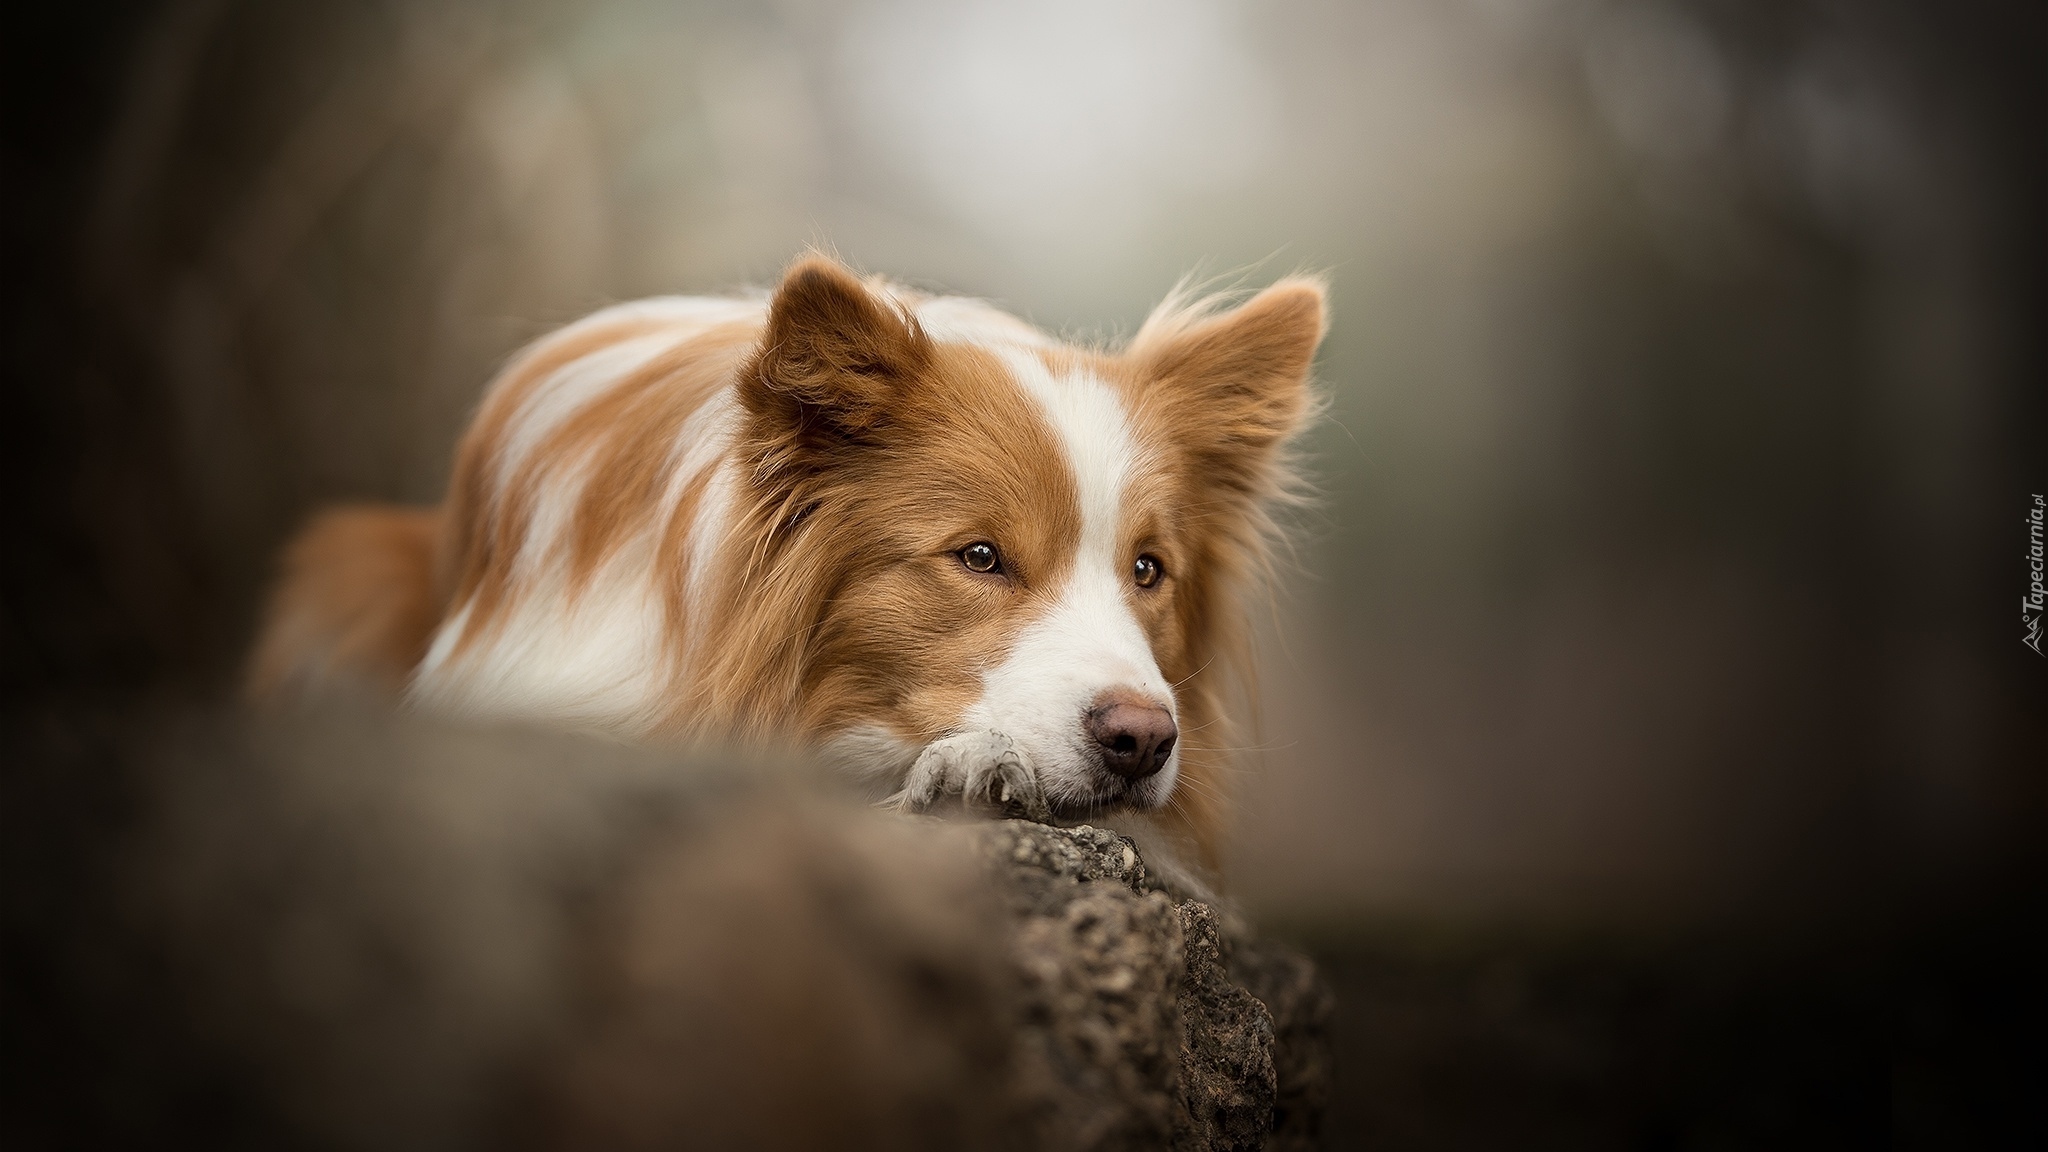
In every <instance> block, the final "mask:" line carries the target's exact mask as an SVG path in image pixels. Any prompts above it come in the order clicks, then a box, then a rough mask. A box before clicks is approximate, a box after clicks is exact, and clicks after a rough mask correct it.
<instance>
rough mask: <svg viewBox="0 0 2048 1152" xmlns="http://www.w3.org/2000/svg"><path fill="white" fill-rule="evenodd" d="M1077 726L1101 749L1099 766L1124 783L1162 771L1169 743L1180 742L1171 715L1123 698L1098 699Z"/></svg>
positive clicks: (1170, 751) (1149, 704) (1170, 747)
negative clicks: (1120, 778)
mask: <svg viewBox="0 0 2048 1152" xmlns="http://www.w3.org/2000/svg"><path fill="white" fill-rule="evenodd" d="M1081 726H1082V727H1083V728H1085V729H1086V730H1087V732H1088V736H1089V738H1090V739H1092V740H1094V741H1095V743H1096V744H1098V745H1100V746H1101V748H1102V763H1103V766H1104V767H1106V768H1108V769H1109V770H1110V771H1111V772H1114V773H1116V774H1117V775H1119V776H1122V777H1124V778H1125V779H1128V780H1143V779H1144V778H1145V777H1147V776H1150V775H1152V774H1153V773H1154V772H1157V771H1159V770H1160V769H1161V768H1164V767H1166V758H1167V757H1168V756H1171V755H1173V742H1174V741H1175V740H1177V739H1179V738H1180V729H1178V728H1176V727H1174V723H1173V713H1171V712H1168V711H1167V710H1166V709H1165V708H1162V707H1160V706H1159V705H1157V704H1154V703H1153V702H1151V701H1150V700H1139V699H1133V698H1131V697H1129V696H1123V695H1114V696H1106V697H1104V698H1102V699H1101V700H1100V701H1098V702H1097V703H1096V705H1095V707H1093V708H1090V709H1089V710H1088V715H1087V716H1086V717H1084V718H1083V719H1082V721H1081Z"/></svg>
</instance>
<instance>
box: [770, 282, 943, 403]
mask: <svg viewBox="0 0 2048 1152" xmlns="http://www.w3.org/2000/svg"><path fill="white" fill-rule="evenodd" d="M929 356H930V343H929V341H928V340H927V339H926V337H925V335H924V333H923V332H922V331H921V330H920V329H919V328H918V326H917V322H916V321H915V320H914V319H913V318H911V317H909V316H907V315H905V314H904V313H903V312H902V311H901V310H900V309H899V308H897V307H896V305H895V304H894V303H892V302H890V301H887V300H883V299H879V298H877V297H876V296H875V294H874V293H872V292H870V291H868V290H867V288H866V287H864V286H863V285H862V284H861V282H860V281H859V279H857V278H856V277H855V276H854V275H853V273H852V272H849V271H848V270H847V269H846V268H845V267H844V266H842V265H840V264H838V263H837V262H835V261H832V260H830V259H827V258H825V257H823V256H809V257H806V258H804V259H803V260H800V261H798V262H797V263H796V264H795V265H794V266H793V267H791V268H790V270H789V272H788V273H787V274H786V275H784V276H783V278H782V284H781V285H780V286H779V287H778V288H776V290H775V298H774V301H773V302H772V303H771V304H770V306H769V310H768V329H767V332H766V333H765V334H764V336H763V337H762V341H761V350H760V352H759V353H758V354H757V355H756V357H755V359H754V362H753V364H752V366H751V369H750V370H749V371H747V372H746V373H744V374H742V377H741V381H740V394H741V398H742V400H743V401H744V402H745V404H746V406H747V408H748V410H749V411H751V412H752V413H753V414H754V415H755V416H756V417H761V418H766V419H768V420H770V421H773V422H776V423H780V424H783V425H785V426H786V427H788V428H790V429H791V430H793V431H796V432H798V433H799V434H800V435H802V436H805V437H813V436H825V437H832V436H836V437H839V438H842V439H854V440H860V439H865V438H866V437H867V435H868V434H870V433H872V432H874V431H876V430H877V427H878V425H879V424H880V422H881V421H882V419H883V416H884V413H885V412H886V411H887V410H888V403H889V400H890V398H891V397H892V396H894V395H895V394H896V392H897V391H898V390H899V389H901V388H902V387H903V386H904V385H905V383H906V382H908V381H909V380H910V379H911V378H912V377H914V376H915V375H916V374H917V373H918V372H920V371H922V370H923V368H924V366H925V363H926V361H927V360H928V358H929Z"/></svg>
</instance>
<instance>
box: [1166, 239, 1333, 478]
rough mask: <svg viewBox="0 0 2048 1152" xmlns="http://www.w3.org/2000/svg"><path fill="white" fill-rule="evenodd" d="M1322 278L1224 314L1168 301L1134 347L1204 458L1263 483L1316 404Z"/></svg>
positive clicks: (1273, 291) (1283, 286)
mask: <svg viewBox="0 0 2048 1152" xmlns="http://www.w3.org/2000/svg"><path fill="white" fill-rule="evenodd" d="M1325 315H1326V305H1325V300H1324V287H1323V284H1322V283H1321V282H1320V281H1318V280H1315V279H1311V278H1308V277H1299V276H1296V277H1289V278H1287V279H1285V280H1282V281H1280V282H1279V283H1276V284H1274V285H1273V286H1272V287H1270V288H1267V289H1266V290H1265V291H1263V292H1261V293H1259V294H1258V295H1257V296H1254V297H1252V298H1251V299H1250V300H1248V301H1246V302H1245V303H1244V304H1243V305H1242V306H1241V307H1238V308H1235V309H1232V310H1230V311H1228V312H1223V313H1218V314H1204V313H1203V312H1201V311H1200V310H1199V309H1194V310H1187V309H1181V308H1178V307H1177V306H1176V304H1175V302H1174V301H1169V302H1168V303H1167V304H1165V305H1162V306H1161V308H1160V311H1158V312H1156V313H1154V315H1153V317H1152V319H1151V320H1150V321H1148V322H1147V323H1146V325H1145V328H1144V329H1143V330H1141V331H1140V332H1139V333H1138V336H1137V338H1136V339H1135V340H1134V341H1133V342H1132V346H1131V354H1132V356H1134V357H1135V358H1136V359H1137V361H1138V363H1139V366H1140V368H1141V370H1142V371H1144V372H1145V373H1146V375H1148V376H1149V377H1151V379H1152V381H1153V383H1152V385H1151V387H1152V389H1153V390H1154V391H1155V394H1156V395H1157V396H1158V397H1159V398H1160V399H1161V400H1163V401H1165V403H1166V405H1167V411H1168V412H1170V413H1171V414H1172V419H1173V421H1174V423H1175V425H1176V427H1177V428H1180V429H1182V432H1183V434H1182V436H1181V437H1180V439H1181V441H1182V443H1184V444H1185V445H1186V446H1187V447H1188V448H1189V449H1190V450H1191V451H1192V452H1193V453H1194V454H1195V456H1196V457H1197V466H1198V467H1199V468H1201V469H1203V470H1204V471H1205V472H1206V473H1207V474H1209V475H1211V476H1214V477H1215V478H1216V479H1218V480H1222V481H1225V482H1227V483H1232V484H1234V485H1236V486H1238V487H1240V488H1243V489H1246V490H1250V491H1258V490H1263V489H1264V488H1265V487H1266V486H1267V482H1268V480H1269V478H1270V475H1271V473H1270V469H1271V465H1272V464H1273V462H1274V460H1275V458H1276V457H1277V456H1278V454H1279V452H1280V449H1281V448H1282V447H1283V446H1284V445H1285V444H1286V442H1287V440H1288V439H1289V438H1290V437H1292V436H1293V435H1294V433H1295V432H1296V431H1298V430H1299V429H1300V428H1301V426H1302V424H1303V423H1304V422H1305V421H1306V420H1307V418H1308V416H1309V414H1310V412H1311V411H1312V410H1313V408H1314V402H1313V396H1312V395H1311V392H1310V389H1309V369H1310V367H1311V366H1312V364H1313V363H1314V360H1315V354H1316V347H1317V345H1319V344H1321V343H1322V340H1323V331H1324V328H1325V323H1326V320H1325Z"/></svg>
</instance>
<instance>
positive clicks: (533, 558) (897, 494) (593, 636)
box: [252, 257, 1324, 854]
mask: <svg viewBox="0 0 2048 1152" xmlns="http://www.w3.org/2000/svg"><path fill="white" fill-rule="evenodd" d="M1323 328H1324V301H1323V290H1322V287H1321V285H1320V284H1319V283H1318V282H1316V281H1314V280H1310V279H1304V278H1298V277H1297V278H1290V279H1286V280H1283V281H1281V282H1279V283H1277V284H1275V285H1273V286H1272V287H1270V288H1268V289H1266V290H1265V291H1263V292H1261V293H1259V294H1258V295H1257V296H1255V297H1253V298H1252V299H1251V300H1250V301H1248V302H1246V303H1244V304H1243V305H1242V306H1239V307H1237V308H1234V309H1225V308H1223V307H1222V306H1221V304H1220V303H1219V302H1218V301H1217V300H1214V299H1203V298H1198V297H1196V296H1193V295H1192V294H1187V293H1176V294H1175V295H1174V296H1173V297H1171V298H1169V299H1168V300H1167V301H1166V302H1165V303H1163V304H1162V305H1161V306H1160V307H1159V308H1158V309H1157V310H1155V312H1154V313H1153V315H1152V316H1151V318H1150V319H1149V320H1148V321H1147V322H1146V323H1145V325H1144V326H1143V327H1142V328H1141V330H1140V331H1139V332H1138V333H1137V335H1136V336H1135V337H1134V338H1133V339H1132V340H1131V341H1130V342H1129V344H1128V345H1127V346H1126V347H1124V348H1122V349H1121V350H1116V351H1109V350H1098V349H1090V348H1080V347H1074V346H1070V345H1066V344H1062V343H1059V342H1056V341H1054V340H1052V339H1050V338H1049V337H1047V336H1045V335H1044V334H1043V333H1041V332H1039V331H1037V330H1036V329H1034V328H1032V327H1030V326H1029V325H1026V324H1024V323H1023V322H1021V321H1019V320H1016V319H1014V318H1012V317H1010V316H1007V315H1005V314H1003V313H1001V312H999V311H997V310H995V309H993V308H991V307H989V306H987V305H984V304H981V303H979V302H977V301H971V300H964V299H958V298H951V297H928V296H924V295H920V294H918V293H914V292H911V291H909V290H906V289H904V288H901V287H899V286H896V285H892V284H889V283H887V282H884V281H879V280H867V281H862V280H860V279H858V278H856V277H855V276H853V275H852V274H851V273H849V272H848V271H846V270H845V269H844V268H843V267H841V266H839V265H837V264H836V263H834V262H832V261H830V260H827V259H824V258H822V257H808V258H806V259H804V260H801V261H799V262H798V263H797V264H796V265H795V266H794V267H792V269H791V270H790V271H789V273H788V274H787V275H786V276H785V277H784V279H783V281H782V283H781V285H780V286H779V287H778V289H777V290H776V291H775V293H774V294H773V295H772V297H767V298H753V299H705V298H665V299H656V300H649V301H643V302H640V303H635V304H628V305H623V306H620V307H615V308H611V309H608V310H606V311H603V312H600V313H598V314H596V315H594V316H591V317H589V318H587V319H585V320H583V321H580V322H578V323H576V324H573V325H571V326H569V327H567V328H565V329H562V330H561V331H559V332H556V333H555V334H553V335H551V336H549V337H547V338H545V339H543V340H541V341H540V342H538V343H537V344H535V345H533V346H532V347H530V348H529V349H527V350H526V351H525V352H524V353H523V354H522V355H520V356H519V357H518V358H517V359H516V360H515V361H514V362H513V363H512V364H511V365H510V366H509V367H507V369H506V370H505V371H504V372H503V374H502V375H500V377H499V378H498V380H497V381H496V382H495V383H494V384H493V385H492V387H491V388H490V390H489V392H488V394H487V395H486V397H485V399H484V401H483V404H482V407H481V410H480V411H479V412H478V414H477V416H476V419H475V421H474V423H473V424H472V425H471V427H470V428H469V430H468V432H467V434H466V435H465V436H464V437H463V439H462V441H461V444H460V447H459V449H458V452H457V456H456V461H455V467H454V474H453V477H452V480H451V484H450V488H449V493H448V497H447V500H446V502H445V503H444V504H443V506H442V507H441V508H440V509H439V510H437V511H433V512H427V511H416V510H410V509H397V508H390V509H374V508H356V509H349V510H344V511H340V512H333V513H329V514H327V515H325V516H323V517H321V518H320V519H318V520H316V521H314V523H313V524H312V525H311V526H310V527H309V528H308V529H307V531H306V533H305V534H304V535H303V536H302V537H301V538H300V539H299V540H298V541H297V542H296V543H295V544H293V545H292V547H291V549H290V550H289V552H288V553H287V558H286V563H285V573H284V580H283V583H282V585H281V587H280V589H279V591H278V593H277V595H276V598H275V600H274V602H273V604H272V606H271V609H270V615H269V619H268V623H267V626H266V628H265V630H264V634H263V636H262V638H261V640H260V642H259V644H258V647H257V656H256V658H255V661H254V664H253V669H252V686H253V687H254V688H255V689H256V690H257V691H258V692H259V693H265V694H275V693H277V692H280V691H289V690H293V689H295V688H297V687H299V686H304V685H312V684H317V683H319V682H321V681H322V680H325V679H329V678H332V677H335V676H347V677H352V678H355V679H367V680H370V681H372V682H380V683H385V684H390V685H394V686H402V689H403V691H404V692H405V693H406V694H407V696H408V698H409V699H410V700H411V701H413V702H414V703H416V704H419V705H422V706H429V707H433V708H438V709H448V710H453V711H457V712H463V713H469V714H479V715H487V716H501V717H519V718H533V719H540V720H545V721H550V722H554V723H558V724H563V725H568V726H573V727H589V728H598V729H603V730H608V731H612V732H616V733H620V734H624V735H628V736H633V737H654V736H664V735H711V736H718V737H724V738H737V739H742V740H748V741H781V740H793V741H798V742H802V743H806V744H810V745H814V746H817V747H820V748H823V749H826V750H827V751H829V752H830V753H831V754H832V755H834V756H835V757H837V758H838V759H840V760H842V761H843V762H845V763H846V764H848V765H849V766H850V767H852V768H853V769H854V770H855V771H856V772H858V773H860V774H862V775H865V776H867V777H869V778H871V779H873V780H875V781H877V782H879V783H880V784H881V785H883V786H884V787H888V788H894V787H901V786H903V784H904V781H905V778H906V775H907V774H908V773H910V772H911V771H912V767H913V764H914V763H921V762H920V761H919V759H918V758H919V754H920V751H921V750H923V749H925V748H927V747H928V746H932V745H934V742H939V741H944V740H947V739H949V738H955V737H958V736H960V734H961V733H963V732H970V731H976V730H985V729H995V730H998V731H1001V732H1003V733H1005V734H1006V737H1007V738H1009V739H1011V740H1012V741H1013V742H1014V744H1015V747H1016V749H1017V751H1018V753H1019V755H1020V756H1021V758H1022V760H1023V761H1024V762H1025V763H1027V764H1028V765H1029V766H1030V769H1031V771H1032V772H1033V773H1034V774H1035V776H1036V779H1037V782H1038V785H1039V786H1040V787H1041V788H1042V789H1043V791H1044V793H1045V795H1046V797H1047V799H1048V800H1050V801H1051V802H1052V805H1053V807H1054V809H1055V810H1061V811H1069V812H1077V813H1085V812H1088V811H1092V810H1098V809H1101V808H1105V807H1114V806H1119V805H1122V806H1132V807H1138V808H1164V809H1165V810H1166V817H1167V820H1168V822H1169V824H1170V825H1173V826H1176V827H1177V830H1178V831H1180V832H1184V833H1186V834H1187V835H1188V836H1189V837H1191V838H1192V839H1193V840H1194V841H1195V842H1196V843H1197V844H1198V845H1200V846H1202V847H1203V849H1204V854H1207V850H1209V849H1212V848H1213V846H1214V841H1215V836H1216V833H1217V831H1218V828H1219V824H1220V821H1221V818H1222V816H1223V814H1224V812H1223V799H1224V779H1223V777H1224V772H1225V767H1226V760H1227V755H1228V754H1227V753H1226V752H1225V751H1224V749H1226V748H1227V747H1228V746H1229V745H1230V743H1231V740H1230V739H1229V738H1228V737H1227V736H1225V735H1224V733H1225V732H1226V731H1228V725H1227V723H1226V716H1227V711H1228V709H1227V707H1226V702H1227V697H1229V695H1230V694H1231V691H1232V687H1233V685H1234V684H1238V683H1241V680H1240V678H1239V674H1240V673H1241V672H1242V671H1243V659H1244V647H1245V630H1244V627H1243V617H1244V614H1245V611H1244V610H1245V604H1244V598H1245V595H1246V593H1247V592H1248V591H1249V590H1250V589H1251V588H1252V587H1253V586H1254V585H1255V584H1256V583H1257V581H1258V580H1259V579H1260V576H1261V574H1262V572H1263V569H1264V566H1265V560H1266V556H1267V549H1268V547H1269V544H1270V538H1271V535H1272V533H1271V527H1272V521H1271V519H1270V516H1269V512H1270V509H1271V508H1272V506H1273V505H1274V503H1275V502H1276V501H1278V500H1280V499H1283V498H1284V497H1285V496H1286V494H1287V493H1288V492H1289V491H1290V489H1291V487H1292V483H1293V476H1292V473H1291V471H1290V469H1289V463H1288V458H1287V453H1286V447H1287V443H1288V441H1289V439H1290V438H1291V437H1292V436H1293V435H1294V434H1295V432H1296V431H1297V430H1298V429H1299V428H1300V427H1301V425H1302V424H1303V423H1304V422H1305V420H1306V418H1307V417H1308V415H1309V413H1310V412H1311V409H1312V408H1313V398H1312V394H1311V390H1310V387H1309V383H1308V375H1309V370H1310V366H1311V361H1312V359H1313V356H1314V353H1315V349H1316V346H1317V344H1318V343H1319V342H1320V340H1321V337H1322V333H1323ZM978 541H987V542H990V543H992V544H993V545H995V547H996V548H997V549H998V550H999V551H1000V554H1001V567H1000V569H999V570H998V571H997V572H995V573H980V572H975V571H970V570H969V569H968V568H967V567H965V566H963V564H962V560H961V557H962V550H963V549H965V548H967V547H968V546H969V545H971V544H973V543H975V542H978ZM1141 555H1142V556H1148V557H1156V558H1157V559H1158V561H1159V562H1160V563H1161V564H1162V565H1163V571H1164V573H1165V575H1164V576H1163V577H1162V578H1160V579H1159V581H1158V582H1157V584H1156V585H1152V586H1141V585H1140V584H1138V583H1134V582H1133V581H1132V580H1131V579H1130V575H1129V574H1130V573H1131V572H1132V570H1133V568H1132V565H1133V562H1134V559H1133V558H1134V557H1138V556H1141ZM1105 694H1111V695H1114V694H1122V695H1115V696H1114V698H1117V699H1124V698H1131V699H1139V700H1141V701H1145V702H1150V703H1149V704H1148V706H1156V707H1162V708H1165V709H1167V710H1169V711H1170V712H1171V713H1172V714H1173V718H1174V720H1175V721H1176V722H1177V724H1178V729H1179V731H1180V732H1181V733H1182V734H1183V736H1184V738H1183V739H1182V741H1181V743H1180V745H1179V747H1178V748H1177V749H1176V750H1174V751H1173V752H1172V755H1171V757H1170V758H1169V759H1168V760H1167V761H1166V762H1165V767H1164V770H1162V771H1159V772H1157V773H1156V774H1155V775H1152V776H1149V777H1146V778H1144V779H1142V780H1137V781H1128V780H1125V779H1123V778H1121V777H1118V776H1115V775H1114V774H1111V773H1108V772H1105V771H1104V770H1103V769H1102V767H1101V765H1100V763H1099V762H1095V761H1091V760H1090V759H1089V756H1090V754H1091V751H1092V746H1091V745H1090V744H1089V742H1088V741H1087V740H1086V739H1083V738H1081V737H1080V736H1079V735H1078V732H1079V729H1080V726H1081V724H1082V718H1083V716H1084V715H1085V714H1087V713H1088V711H1089V709H1090V708H1097V709H1099V708H1100V707H1102V705H1101V704H1100V701H1102V700H1104V699H1109V698H1111V695H1105ZM1095 755H1097V756H1098V757H1099V753H1095ZM956 783H957V781H956Z"/></svg>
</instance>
